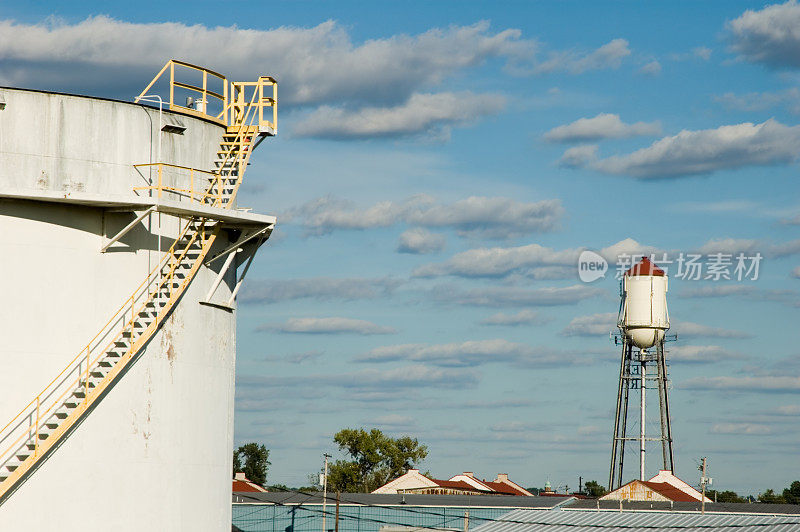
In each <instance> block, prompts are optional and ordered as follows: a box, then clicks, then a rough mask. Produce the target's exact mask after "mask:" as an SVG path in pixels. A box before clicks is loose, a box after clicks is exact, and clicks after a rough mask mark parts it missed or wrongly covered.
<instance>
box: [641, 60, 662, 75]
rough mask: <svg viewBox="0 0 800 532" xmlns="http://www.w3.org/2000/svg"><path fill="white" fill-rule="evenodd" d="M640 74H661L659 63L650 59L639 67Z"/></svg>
mask: <svg viewBox="0 0 800 532" xmlns="http://www.w3.org/2000/svg"><path fill="white" fill-rule="evenodd" d="M639 72H640V73H641V74H644V75H646V76H658V75H659V74H661V63H659V62H658V61H650V62H649V63H647V64H645V65H643V66H642V68H640V69H639Z"/></svg>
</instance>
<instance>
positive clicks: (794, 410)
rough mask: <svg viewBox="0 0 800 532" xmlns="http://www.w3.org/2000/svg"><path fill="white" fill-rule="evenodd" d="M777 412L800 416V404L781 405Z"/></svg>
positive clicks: (782, 414) (784, 414) (783, 414)
mask: <svg viewBox="0 0 800 532" xmlns="http://www.w3.org/2000/svg"><path fill="white" fill-rule="evenodd" d="M776 413H777V414H779V415H781V416H800V405H783V406H779V407H778V408H777V410H776Z"/></svg>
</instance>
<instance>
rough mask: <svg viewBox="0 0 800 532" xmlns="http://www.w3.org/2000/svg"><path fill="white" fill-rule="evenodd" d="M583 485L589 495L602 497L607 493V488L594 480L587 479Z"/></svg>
mask: <svg viewBox="0 0 800 532" xmlns="http://www.w3.org/2000/svg"><path fill="white" fill-rule="evenodd" d="M583 487H584V489H585V490H586V494H587V495H588V496H589V497H602V496H603V495H605V494H606V493H608V490H606V489H605V488H604V487H603V486H601V485H600V483H599V482H597V481H596V480H587V481H586V484H584V485H583Z"/></svg>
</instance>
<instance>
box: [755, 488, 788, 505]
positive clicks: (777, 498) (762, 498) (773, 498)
mask: <svg viewBox="0 0 800 532" xmlns="http://www.w3.org/2000/svg"><path fill="white" fill-rule="evenodd" d="M758 502H764V503H767V504H783V503H785V502H786V500H785V499H784V498H783V497H782V496H781V495H776V494H775V492H773V491H772V490H767V491H765V492H764V493H761V494H760V495H759V496H758Z"/></svg>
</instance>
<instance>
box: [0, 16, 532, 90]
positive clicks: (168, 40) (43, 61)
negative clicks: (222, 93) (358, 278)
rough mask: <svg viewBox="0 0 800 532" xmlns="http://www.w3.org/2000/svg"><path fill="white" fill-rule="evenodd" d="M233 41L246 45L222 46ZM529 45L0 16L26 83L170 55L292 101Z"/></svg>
mask: <svg viewBox="0 0 800 532" xmlns="http://www.w3.org/2000/svg"><path fill="white" fill-rule="evenodd" d="M233 48H235V49H238V50H247V53H245V54H231V53H230V50H231V49H233ZM535 49H536V44H535V43H534V42H533V41H530V40H525V39H522V38H521V32H520V31H519V30H516V29H506V30H502V31H499V32H492V31H491V30H490V28H489V23H488V22H485V21H484V22H478V23H476V24H473V25H469V26H450V27H448V28H444V29H439V28H434V29H430V30H428V31H426V32H423V33H420V34H417V35H402V34H401V35H394V36H391V37H388V38H383V39H371V40H368V41H365V42H363V43H354V42H353V41H352V39H351V37H350V35H349V34H348V32H347V30H346V29H345V28H344V27H343V26H341V25H339V24H338V23H336V22H335V21H327V22H323V23H321V24H319V25H317V26H313V27H310V28H299V27H287V26H284V27H279V28H275V29H270V30H255V29H241V28H238V27H236V26H228V27H222V26H218V27H213V28H210V27H206V26H202V25H193V26H188V25H185V24H181V23H154V24H135V23H129V22H123V21H119V20H114V19H112V18H109V17H105V16H97V17H90V18H88V19H86V20H84V21H81V22H78V23H76V24H68V23H63V22H52V21H50V22H48V23H45V24H33V25H30V24H19V23H15V22H13V21H9V20H6V21H2V22H0V57H2V58H3V59H5V60H13V61H15V62H16V63H19V64H22V65H23V66H24V68H19V69H16V70H14V71H11V73H10V74H6V77H5V79H3V82H4V83H12V84H21V85H30V83H31V82H34V83H35V82H41V81H40V80H41V78H40V77H39V75H40V73H44V74H45V76H46V77H45V79H51V80H52V79H53V77H54V76H56V77H68V76H69V72H70V70H76V69H77V70H79V71H80V72H81V75H80V76H72V77H71V80H72V81H74V82H78V83H80V82H82V83H83V84H84V85H85V86H86V87H89V88H92V89H94V90H96V87H98V86H101V87H102V86H103V85H106V84H108V83H109V81H108V78H109V69H114V70H119V71H121V72H122V73H123V75H124V77H125V79H126V80H127V81H128V83H130V85H132V89H133V90H136V88H139V89H141V88H143V85H144V83H143V80H145V83H146V80H148V79H149V76H152V75H153V74H155V73H156V72H157V71H158V69H160V68H161V66H162V64H159V63H160V62H161V61H162V59H161V58H163V57H179V58H181V59H182V60H184V61H188V62H190V63H196V64H200V65H207V66H209V67H211V68H216V69H218V70H222V71H223V73H226V74H229V75H230V76H231V77H232V78H234V79H241V80H251V79H255V77H256V76H258V75H260V74H268V75H272V76H274V77H275V78H276V79H278V80H279V82H280V83H281V85H282V90H281V94H282V96H281V101H283V102H288V103H299V104H320V103H325V104H332V103H341V102H360V103H364V102H373V103H384V104H385V103H394V104H396V103H400V102H403V101H406V100H407V99H408V98H409V97H410V96H411V95H412V94H413V93H414V92H415V91H416V90H418V89H419V87H426V86H433V85H437V84H439V83H440V82H441V81H442V80H443V79H445V78H446V77H447V76H450V75H452V74H454V73H455V72H457V71H459V70H461V69H464V68H468V67H473V66H477V65H480V64H482V63H483V62H485V61H487V60H489V59H492V58H499V59H501V60H505V61H512V62H515V63H517V62H520V61H525V60H526V59H527V58H531V57H532V54H533V53H534V51H535ZM54 65H58V66H56V67H54ZM78 65H80V68H76V67H77V66H78ZM87 67H89V68H87ZM48 70H49V71H50V72H49V73H48ZM7 72H8V71H7ZM411 72H413V75H410V74H409V73H411ZM79 80H80V81H79ZM140 85H141V87H140ZM50 88H52V87H50ZM128 90H131V88H129V89H128Z"/></svg>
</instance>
